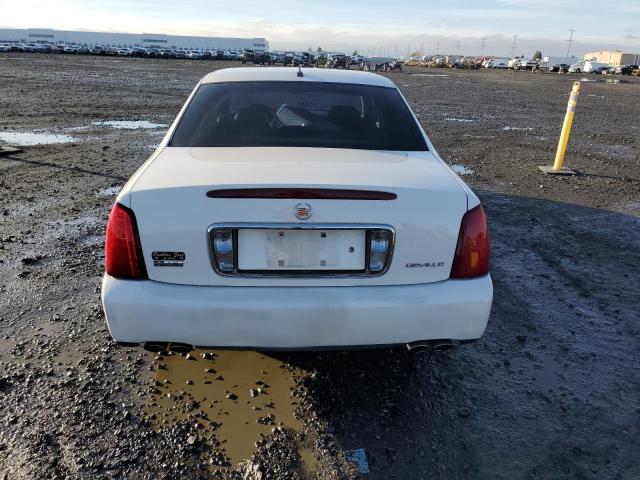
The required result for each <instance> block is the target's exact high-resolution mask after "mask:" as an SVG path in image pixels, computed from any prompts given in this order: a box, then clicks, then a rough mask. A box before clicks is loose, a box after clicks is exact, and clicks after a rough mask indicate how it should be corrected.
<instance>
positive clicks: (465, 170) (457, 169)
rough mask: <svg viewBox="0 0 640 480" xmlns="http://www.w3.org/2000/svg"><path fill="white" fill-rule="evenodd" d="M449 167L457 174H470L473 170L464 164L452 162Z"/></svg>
mask: <svg viewBox="0 0 640 480" xmlns="http://www.w3.org/2000/svg"><path fill="white" fill-rule="evenodd" d="M450 167H451V170H453V171H454V172H456V173H457V174H458V175H471V174H472V173H473V170H471V169H470V168H469V167H466V166H464V165H459V164H454V165H450Z"/></svg>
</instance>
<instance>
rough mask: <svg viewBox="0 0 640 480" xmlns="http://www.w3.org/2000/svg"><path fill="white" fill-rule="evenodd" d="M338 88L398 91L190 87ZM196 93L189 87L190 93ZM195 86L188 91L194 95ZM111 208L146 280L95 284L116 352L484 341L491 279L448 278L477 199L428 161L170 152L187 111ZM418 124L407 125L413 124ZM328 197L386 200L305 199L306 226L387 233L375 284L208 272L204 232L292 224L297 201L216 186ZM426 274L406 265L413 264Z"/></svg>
mask: <svg viewBox="0 0 640 480" xmlns="http://www.w3.org/2000/svg"><path fill="white" fill-rule="evenodd" d="M265 80H267V81H303V82H338V83H351V84H363V85H373V86H380V87H387V88H396V87H395V85H394V84H393V83H392V82H391V81H390V80H389V79H387V78H386V77H383V76H380V75H376V74H372V73H366V72H358V71H348V70H347V71H345V70H341V71H337V70H329V69H305V70H304V77H303V78H299V77H297V76H296V75H295V70H293V69H285V68H233V69H226V70H219V71H216V72H213V73H211V74H209V75H207V76H206V77H205V78H204V79H203V80H202V81H201V83H200V84H206V83H215V82H238V81H265ZM200 84H199V85H200ZM199 85H198V86H199ZM198 86H197V87H196V89H194V92H192V94H191V96H190V97H189V99H188V100H187V103H186V104H185V106H184V107H183V109H182V110H181V112H180V113H179V115H178V117H177V118H176V120H175V121H174V123H173V125H172V126H171V128H170V129H169V131H168V132H167V135H166V136H165V138H164V139H163V141H162V142H161V144H160V145H159V147H158V149H157V150H156V151H155V152H154V154H153V155H152V156H151V157H150V158H149V160H147V162H145V164H143V165H142V167H141V168H140V169H139V170H138V171H137V172H136V173H135V174H134V175H133V176H132V177H131V179H130V180H129V181H128V182H127V184H126V185H125V186H124V188H123V189H122V191H121V192H120V194H119V195H118V198H117V200H116V201H117V202H118V203H120V204H122V205H124V206H126V207H128V208H130V209H132V210H133V212H134V213H135V215H136V219H137V224H138V229H139V232H140V240H141V246H142V254H143V257H144V260H145V264H146V268H147V271H148V277H149V278H148V279H147V280H125V279H119V278H114V277H111V276H109V275H105V278H104V281H103V288H102V299H103V305H104V309H105V314H106V318H107V322H108V325H109V329H110V332H111V335H112V336H113V338H114V339H115V340H117V341H121V342H145V341H169V342H171V341H173V342H182V343H188V344H192V345H199V346H228V347H231V346H236V347H260V348H270V347H272V348H307V347H315V346H340V345H344V346H355V345H375V344H394V343H407V342H412V341H419V340H428V339H453V340H473V339H478V338H480V337H481V336H482V334H483V332H484V329H485V327H486V324H487V320H488V316H489V311H490V308H491V303H492V295H493V290H492V282H491V278H490V276H489V275H485V276H482V277H477V278H472V279H465V280H452V279H450V278H449V274H450V271H451V263H452V259H453V255H454V250H455V248H456V242H457V238H458V234H459V231H460V223H461V219H462V217H463V215H464V214H465V213H466V212H467V211H468V210H470V209H472V208H474V207H476V206H477V205H479V200H478V198H477V197H476V196H475V195H474V194H473V192H472V191H471V190H470V189H469V188H468V187H467V186H466V185H465V184H464V182H463V181H462V180H461V179H460V178H459V177H458V176H457V175H456V174H455V173H454V172H453V171H452V170H451V169H450V168H449V167H448V166H447V165H446V164H445V163H444V161H443V160H442V159H441V158H440V157H439V156H438V154H437V152H436V151H435V149H434V148H433V145H432V144H431V143H430V142H429V140H428V138H427V137H426V134H424V132H422V133H423V135H424V138H425V140H426V143H427V145H428V148H429V151H423V152H395V151H394V152H392V151H370V150H350V149H329V148H292V147H252V148H237V147H236V148H178V147H168V146H167V143H168V141H169V139H170V138H171V136H172V134H173V131H174V130H175V128H176V126H177V124H178V123H179V121H180V118H181V116H182V115H183V114H184V111H185V109H186V107H187V105H188V104H189V102H190V101H191V98H192V97H193V94H194V93H195V91H196V90H197V88H198ZM414 119H415V121H416V122H417V119H416V118H415V115H414ZM265 187H296V188H298V187H305V188H314V187H324V188H345V189H347V188H350V189H367V190H380V191H388V192H393V193H395V194H397V199H396V200H393V201H388V202H387V201H383V202H369V201H348V200H328V199H323V200H308V203H309V204H311V205H312V206H313V218H312V219H311V220H308V221H307V223H309V222H311V223H316V224H350V225H351V224H385V225H390V226H391V227H392V228H393V229H394V230H395V233H396V238H395V246H394V249H393V257H392V260H391V264H390V266H389V269H388V270H387V271H386V272H385V273H384V274H383V275H379V276H336V277H326V276H318V277H305V278H293V277H285V276H276V277H266V278H265V277H242V276H224V275H220V274H217V273H216V271H215V270H214V269H213V267H212V263H211V257H210V251H209V245H208V237H207V229H208V228H209V226H211V225H213V224H218V223H239V222H240V223H245V222H246V223H254V222H259V223H268V224H283V223H284V224H292V225H298V226H300V223H301V222H300V221H299V220H297V219H296V218H295V217H294V216H293V215H292V209H293V207H294V206H295V205H296V204H297V203H298V202H299V201H300V200H295V199H291V200H287V199H211V198H208V197H207V196H206V192H207V191H209V190H211V189H212V188H265ZM167 250H171V251H181V252H185V253H186V260H185V262H184V266H183V267H181V268H163V267H155V266H154V264H153V260H152V258H151V253H152V252H154V251H167ZM416 264H425V265H427V264H428V265H431V264H433V266H428V267H424V268H413V267H409V265H416Z"/></svg>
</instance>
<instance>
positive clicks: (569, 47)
mask: <svg viewBox="0 0 640 480" xmlns="http://www.w3.org/2000/svg"><path fill="white" fill-rule="evenodd" d="M569 31H570V32H571V35H569V40H567V42H569V46H568V47H567V58H569V52H570V51H571V42H572V41H573V32H575V30H574V29H573V28H572V29H570V30H569Z"/></svg>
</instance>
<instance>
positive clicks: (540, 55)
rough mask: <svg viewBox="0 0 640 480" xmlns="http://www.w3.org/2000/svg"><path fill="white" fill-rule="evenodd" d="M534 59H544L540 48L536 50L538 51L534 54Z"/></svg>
mask: <svg viewBox="0 0 640 480" xmlns="http://www.w3.org/2000/svg"><path fill="white" fill-rule="evenodd" d="M533 59H534V60H542V52H541V51H540V50H536V53H534V54H533Z"/></svg>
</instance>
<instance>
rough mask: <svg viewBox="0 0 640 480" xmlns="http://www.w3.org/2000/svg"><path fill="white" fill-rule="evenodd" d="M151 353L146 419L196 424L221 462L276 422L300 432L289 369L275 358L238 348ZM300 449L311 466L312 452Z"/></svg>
mask: <svg viewBox="0 0 640 480" xmlns="http://www.w3.org/2000/svg"><path fill="white" fill-rule="evenodd" d="M151 355H154V356H153V357H152V358H153V361H152V362H151V363H152V365H153V367H154V370H155V375H154V383H155V390H154V392H153V393H152V394H151V396H150V398H149V399H148V401H147V407H146V410H147V415H148V417H149V420H150V421H151V422H152V423H154V424H155V425H156V427H157V428H164V427H171V426H172V425H174V424H175V423H177V422H180V421H185V420H186V421H191V422H196V423H198V424H199V425H200V427H199V428H200V429H201V432H202V437H203V440H204V441H205V442H207V443H208V444H209V445H210V446H212V447H213V448H216V449H223V450H224V454H225V457H226V459H227V460H228V464H227V465H226V466H235V465H237V464H238V463H239V462H240V461H241V460H243V459H250V458H251V455H252V454H253V452H254V446H255V442H257V441H258V440H260V439H261V438H262V437H263V436H267V435H269V434H271V433H272V430H273V429H274V428H275V427H283V428H287V429H290V430H293V431H294V432H301V431H302V422H301V421H300V420H298V419H297V418H296V416H295V414H294V412H295V409H296V406H297V404H298V402H297V400H296V398H295V397H294V394H293V392H294V382H293V380H292V378H291V375H292V370H291V369H290V367H287V366H286V365H285V364H284V363H283V362H281V361H280V360H277V359H275V358H272V357H270V356H268V355H267V354H263V353H260V352H253V351H237V350H200V349H199V350H195V351H193V352H191V353H190V354H188V355H185V354H177V353H174V352H162V353H159V354H151ZM300 454H301V456H302V457H303V461H304V463H305V465H306V466H307V467H308V468H309V469H313V468H314V467H315V463H314V460H313V453H312V452H307V451H306V450H305V451H301V452H300Z"/></svg>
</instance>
